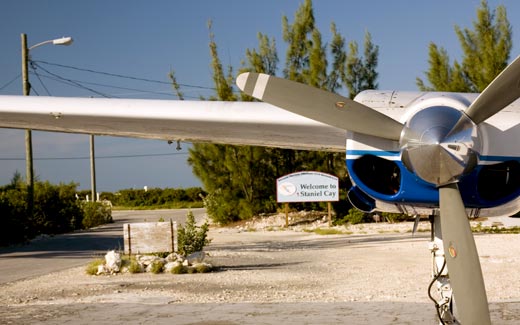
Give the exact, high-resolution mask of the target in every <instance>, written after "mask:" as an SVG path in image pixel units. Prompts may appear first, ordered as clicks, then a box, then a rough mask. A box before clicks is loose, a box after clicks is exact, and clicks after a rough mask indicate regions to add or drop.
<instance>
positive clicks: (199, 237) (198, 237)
mask: <svg viewBox="0 0 520 325" xmlns="http://www.w3.org/2000/svg"><path fill="white" fill-rule="evenodd" d="M208 231H209V225H208V223H207V222H205V223H204V224H203V225H202V226H200V227H198V226H197V225H196V223H195V216H194V215H193V212H191V211H190V212H188V215H187V216H186V223H185V225H184V226H182V225H181V226H179V230H178V232H177V235H178V245H179V246H178V253H179V254H180V255H183V256H188V255H190V254H191V253H194V252H199V251H202V249H203V248H204V246H206V245H207V244H209V243H210V242H211V240H209V239H208V238H207V235H208Z"/></svg>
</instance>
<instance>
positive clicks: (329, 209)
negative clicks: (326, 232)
mask: <svg viewBox="0 0 520 325" xmlns="http://www.w3.org/2000/svg"><path fill="white" fill-rule="evenodd" d="M327 210H328V213H329V227H332V213H331V210H332V203H330V202H327Z"/></svg>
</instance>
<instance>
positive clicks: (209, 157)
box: [170, 0, 378, 223]
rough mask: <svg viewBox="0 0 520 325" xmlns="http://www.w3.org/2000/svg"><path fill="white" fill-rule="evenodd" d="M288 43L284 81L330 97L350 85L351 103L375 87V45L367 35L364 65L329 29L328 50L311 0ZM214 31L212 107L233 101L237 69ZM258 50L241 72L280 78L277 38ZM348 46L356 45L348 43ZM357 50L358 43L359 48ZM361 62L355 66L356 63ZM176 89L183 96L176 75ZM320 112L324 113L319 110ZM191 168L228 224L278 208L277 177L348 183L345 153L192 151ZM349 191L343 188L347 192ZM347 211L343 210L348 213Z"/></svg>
mask: <svg viewBox="0 0 520 325" xmlns="http://www.w3.org/2000/svg"><path fill="white" fill-rule="evenodd" d="M282 25H283V39H284V41H285V42H286V43H287V53H286V61H285V68H284V69H283V74H284V76H285V77H286V78H288V79H291V80H295V81H298V82H302V83H305V84H308V85H312V86H314V87H318V88H321V89H325V90H329V91H333V92H336V91H339V90H341V89H342V88H343V87H348V84H347V81H348V80H351V81H352V82H353V83H355V86H353V87H352V89H350V87H348V88H349V89H350V94H349V96H351V97H353V96H354V95H355V93H354V92H357V91H361V90H364V89H366V88H367V87H377V83H376V79H377V73H376V72H375V68H376V66H377V56H378V47H377V46H374V45H373V44H372V41H371V37H370V34H369V33H367V34H366V37H365V44H364V45H365V51H364V54H365V58H364V59H360V58H359V57H358V56H359V55H358V53H357V52H353V51H351V53H348V54H347V53H346V50H345V40H344V38H343V37H342V36H341V35H340V34H339V32H338V31H337V30H336V27H335V24H334V23H332V24H331V31H332V34H333V39H332V42H331V44H330V46H327V44H324V43H323V41H322V35H321V33H320V31H319V30H318V29H317V28H316V26H315V21H314V14H313V8H312V1H311V0H306V1H304V3H302V4H301V5H300V7H299V8H298V10H297V12H296V13H295V17H294V21H293V22H292V23H289V19H288V18H287V17H286V16H284V17H282ZM209 29H210V46H209V47H210V53H211V58H212V62H211V67H212V71H213V81H214V84H215V89H216V96H215V97H212V98H210V100H215V99H219V100H226V101H235V100H237V99H238V98H237V97H238V96H237V95H236V94H234V93H233V91H232V89H233V86H232V85H233V84H234V78H233V69H232V68H231V67H229V68H228V69H227V73H226V72H225V70H224V68H223V67H222V64H221V61H220V59H219V56H218V50H217V44H216V42H215V40H214V35H213V33H212V32H211V24H210V25H209ZM257 37H258V49H247V50H246V57H245V60H244V61H242V67H241V68H240V71H239V72H246V71H252V72H261V73H268V74H271V75H275V74H276V72H277V64H278V54H277V51H276V46H275V41H274V39H270V38H269V37H268V36H266V35H264V34H262V33H259V34H258V36H257ZM350 44H355V43H354V42H351V43H350ZM355 46H356V48H357V44H356V45H355ZM328 48H329V49H330V51H331V53H332V62H331V67H332V71H329V62H328V60H327V49H328ZM349 60H350V61H349ZM356 60H357V61H356ZM354 61H355V62H356V63H355V68H356V69H357V70H355V73H356V74H359V75H356V76H353V75H351V74H352V73H354V70H353V69H351V70H349V69H348V63H349V62H354ZM170 78H171V79H172V81H173V82H174V85H173V86H174V89H175V91H176V92H177V93H178V94H179V93H180V91H179V89H178V87H176V86H175V84H176V81H175V79H174V77H173V75H171V76H170ZM239 97H240V100H242V101H252V100H254V99H253V98H252V97H250V96H247V95H244V94H242V93H240V95H239ZM317 109H319V108H317ZM188 162H189V163H190V164H191V166H192V167H193V172H194V174H195V175H197V177H199V179H201V181H202V183H203V184H204V188H205V190H206V191H207V192H208V196H207V197H206V200H205V202H206V207H207V209H208V214H209V215H210V216H211V217H212V218H213V220H215V221H217V222H221V223H227V222H230V221H235V220H239V219H245V218H249V217H251V216H252V215H255V214H258V213H260V212H271V211H274V210H275V209H276V201H275V194H276V193H275V190H276V189H275V186H274V184H275V181H276V178H278V177H280V176H283V175H285V174H287V173H290V172H294V171H297V170H315V171H321V172H326V173H331V174H335V175H337V176H338V177H340V179H342V182H343V185H345V183H346V182H348V179H347V177H346V175H347V172H346V167H345V160H344V153H343V154H333V153H323V152H310V151H296V150H283V149H276V148H261V147H246V146H227V145H226V146H224V145H214V144H195V145H194V147H193V148H192V149H191V150H190V157H189V160H188ZM344 187H345V186H344ZM345 212H346V210H345Z"/></svg>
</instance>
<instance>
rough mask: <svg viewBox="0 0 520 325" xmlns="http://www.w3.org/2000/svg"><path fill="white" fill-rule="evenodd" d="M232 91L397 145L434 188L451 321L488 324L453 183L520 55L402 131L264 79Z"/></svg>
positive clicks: (326, 96) (353, 107) (339, 101)
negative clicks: (455, 101) (474, 89)
mask: <svg viewBox="0 0 520 325" xmlns="http://www.w3.org/2000/svg"><path fill="white" fill-rule="evenodd" d="M237 85H238V87H239V88H240V89H241V90H242V91H244V92H245V93H246V94H248V95H250V96H253V97H254V98H257V99H260V100H262V101H264V102H267V103H270V104H273V105H275V106H278V107H280V108H283V109H286V110H288V111H290V112H293V113H296V114H299V115H302V116H305V117H307V118H310V119H313V120H316V121H319V122H322V123H325V124H329V125H331V126H334V127H338V128H342V129H345V130H349V131H353V132H357V133H363V134H368V135H373V136H377V137H381V138H385V139H390V140H399V141H400V146H401V150H402V152H403V155H402V157H403V163H404V164H405V166H406V167H407V168H408V169H410V170H411V171H412V172H414V173H415V174H417V175H418V176H419V177H421V178H422V179H423V180H425V181H427V182H429V183H431V184H432V185H435V186H436V187H437V188H438V189H439V208H440V212H441V234H442V239H443V245H444V252H445V255H446V264H447V266H448V270H449V275H450V283H451V286H452V289H453V292H454V296H455V299H456V305H457V310H458V311H459V318H460V320H461V321H462V323H463V324H491V320H490V316H489V307H488V301H487V295H486V289H485V285H484V279H483V276H482V269H481V267H480V261H479V256H478V252H477V248H476V245H475V240H474V238H473V234H472V232H471V227H470V224H469V221H468V219H467V215H466V211H465V206H464V202H463V200H462V197H461V194H460V191H459V189H458V186H457V182H458V180H459V179H460V177H461V176H462V175H464V174H465V173H468V172H469V171H471V170H472V169H473V168H474V167H475V166H476V163H477V161H478V152H479V149H480V140H479V139H478V124H480V123H483V122H484V121H486V120H487V119H488V118H490V117H492V116H493V115H495V114H496V113H498V112H500V111H501V110H502V109H504V108H505V107H506V106H507V105H509V104H511V103H512V102H513V101H515V100H516V99H518V98H519V97H520V56H519V57H518V58H516V59H515V60H514V61H513V62H512V63H511V64H510V65H509V66H508V67H506V69H504V70H503V71H502V72H501V73H500V74H499V75H498V76H497V77H496V78H495V80H493V81H492V82H491V83H490V84H489V85H488V87H487V88H486V89H484V91H483V92H482V93H481V94H480V96H479V97H477V99H476V100H475V101H474V102H473V103H472V104H471V105H470V107H469V108H468V109H467V110H466V111H465V112H464V113H463V112H461V111H458V110H455V109H452V108H449V107H432V108H431V109H429V108H427V109H424V110H423V111H420V112H419V113H417V114H416V115H414V116H412V117H411V119H410V120H409V121H407V123H406V124H405V125H402V124H401V123H399V122H397V121H395V120H393V119H392V118H390V117H388V116H386V115H384V114H381V113H379V112H377V111H375V110H373V109H371V108H370V107H368V106H365V105H363V104H360V103H357V102H355V101H353V100H351V99H348V98H345V97H343V96H340V95H337V94H334V93H331V92H327V91H325V90H321V89H317V88H314V87H311V86H307V85H304V84H301V83H297V82H294V81H290V80H286V79H281V78H277V77H273V76H269V75H266V74H259V73H252V72H248V73H243V74H240V75H239V76H238V78H237ZM432 121H435V123H432Z"/></svg>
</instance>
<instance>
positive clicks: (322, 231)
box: [314, 228, 352, 235]
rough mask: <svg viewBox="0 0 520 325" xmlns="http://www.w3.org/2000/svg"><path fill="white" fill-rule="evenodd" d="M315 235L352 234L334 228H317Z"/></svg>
mask: <svg viewBox="0 0 520 325" xmlns="http://www.w3.org/2000/svg"><path fill="white" fill-rule="evenodd" d="M314 233H315V234H317V235H349V234H352V233H351V232H350V233H349V232H345V231H341V230H339V229H334V228H316V229H314Z"/></svg>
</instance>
